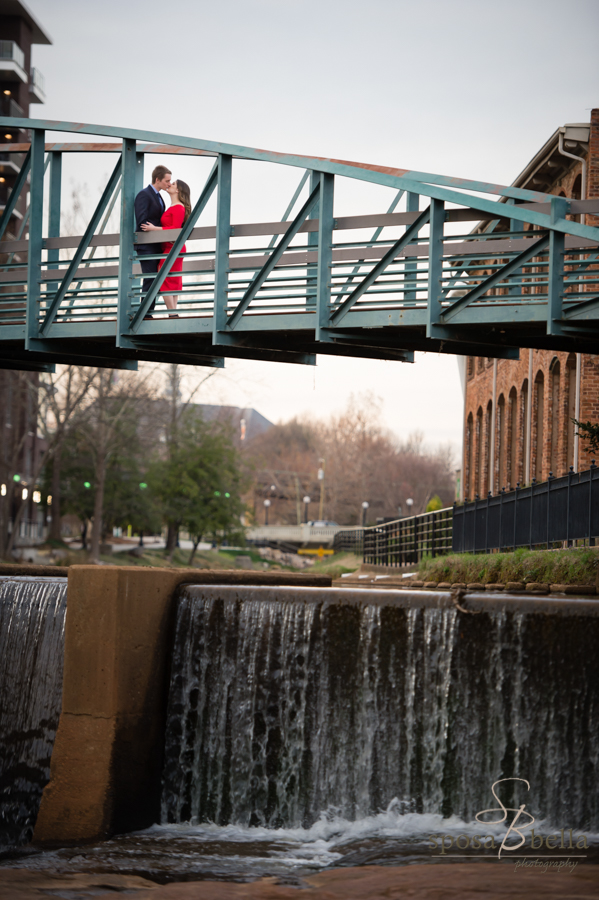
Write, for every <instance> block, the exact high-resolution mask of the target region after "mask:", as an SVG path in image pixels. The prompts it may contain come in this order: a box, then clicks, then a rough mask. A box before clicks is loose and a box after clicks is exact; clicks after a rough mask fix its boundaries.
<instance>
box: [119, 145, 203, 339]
mask: <svg viewBox="0 0 599 900" xmlns="http://www.w3.org/2000/svg"><path fill="white" fill-rule="evenodd" d="M217 183H218V161H217V162H216V163H215V164H214V166H213V167H212V171H211V172H210V175H209V176H208V180H207V181H206V184H205V185H204V188H203V190H202V193H201V194H200V197H199V199H198V202H197V203H196V205H195V206H194V208H193V209H192V211H191V214H190V216H189V218H188V220H187V222H186V223H185V225H184V226H183V228H182V229H181V231H180V233H179V236H178V237H177V238H175V241H174V243H173V246H172V247H171V249H170V250H169V252H168V256H167V257H166V259H165V260H164V262H163V264H162V267H161V269H160V271H159V272H157V273H156V277H155V278H154V281H153V282H152V285H151V287H150V290H149V291H148V293H147V294H146V295H145V297H143V299H142V301H141V304H140V306H139V309H138V310H137V312H136V313H135V315H134V316H133V319H132V320H131V326H130V328H129V333H130V334H135V333H136V331H137V330H138V328H139V326H140V325H141V323H142V321H143V318H144V316H145V315H146V313H147V311H148V310H149V308H150V306H151V305H152V303H153V302H154V300H155V299H156V296H157V294H158V291H159V290H160V288H161V287H162V284H163V282H164V280H165V278H167V276H168V274H169V272H170V269H171V266H172V264H173V263H174V261H175V260H176V258H177V257H178V255H179V251H180V250H181V247H182V246H183V244H184V243H185V241H186V240H187V238H188V237H189V235H190V234H191V232H192V231H193V227H194V225H195V223H196V222H197V220H198V219H199V218H200V216H201V215H202V213H203V211H204V209H205V208H206V205H207V204H208V201H209V200H210V198H211V196H212V194H213V192H214V189H215V187H216V185H217Z"/></svg>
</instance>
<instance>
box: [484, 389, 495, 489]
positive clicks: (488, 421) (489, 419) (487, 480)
mask: <svg viewBox="0 0 599 900" xmlns="http://www.w3.org/2000/svg"><path fill="white" fill-rule="evenodd" d="M492 423H493V401H492V400H489V402H488V403H487V414H486V416H485V470H484V474H483V492H484V496H485V497H486V496H487V494H488V493H489V491H492V490H493V488H492V484H493V475H492V472H491V431H492Z"/></svg>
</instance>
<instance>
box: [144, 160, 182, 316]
mask: <svg viewBox="0 0 599 900" xmlns="http://www.w3.org/2000/svg"><path fill="white" fill-rule="evenodd" d="M172 174H173V173H172V172H171V171H170V169H167V167H166V166H156V168H155V169H154V171H153V172H152V183H151V184H149V185H148V186H147V187H145V188H144V189H143V191H140V192H139V194H138V195H137V197H136V198H135V230H136V231H141V226H142V225H145V224H146V222H149V223H150V224H151V225H156V226H157V227H160V219H161V217H162V213H163V212H164V209H165V206H164V201H163V199H162V197H161V196H160V191H165V190H166V189H167V187H168V186H169V184H170V183H171V175H172ZM135 249H136V251H137V255H138V256H139V257H141V259H140V265H141V271H142V272H143V273H144V275H152V276H154V275H155V274H156V272H157V271H158V260H157V259H143V257H144V256H155V255H156V254H157V253H160V249H161V245H160V244H159V243H157V244H136V245H135ZM153 280H154V278H153V277H152V278H144V280H143V286H142V289H141V293H142V299H143V297H144V296H145V295H146V294H147V293H148V291H149V290H150V287H151V285H152V282H153ZM154 302H155V301H154ZM153 309H154V303H152V305H151V306H150V308H149V310H148V312H147V313H146V316H150V313H151V312H152V310H153ZM150 318H151V316H150Z"/></svg>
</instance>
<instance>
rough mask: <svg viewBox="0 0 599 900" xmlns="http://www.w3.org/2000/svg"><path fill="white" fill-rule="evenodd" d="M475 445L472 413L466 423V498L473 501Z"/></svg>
mask: <svg viewBox="0 0 599 900" xmlns="http://www.w3.org/2000/svg"><path fill="white" fill-rule="evenodd" d="M473 444H474V417H473V415H472V413H470V415H469V416H468V421H467V423H466V460H465V463H466V465H465V469H466V471H465V473H464V491H465V493H464V497H465V498H466V499H471V498H472V496H473V494H474V467H473V462H474V460H473V457H472V449H473Z"/></svg>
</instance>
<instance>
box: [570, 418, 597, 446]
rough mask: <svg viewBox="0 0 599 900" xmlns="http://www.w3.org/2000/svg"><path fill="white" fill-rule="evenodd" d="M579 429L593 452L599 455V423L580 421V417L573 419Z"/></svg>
mask: <svg viewBox="0 0 599 900" xmlns="http://www.w3.org/2000/svg"><path fill="white" fill-rule="evenodd" d="M572 421H573V422H574V424H575V425H576V427H577V428H578V431H577V432H576V433H577V434H578V436H579V437H580V438H581V439H582V440H583V441H588V444H589V450H590V452H591V453H595V454H597V455H599V424H598V423H595V424H593V423H592V422H579V421H578V419H572Z"/></svg>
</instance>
